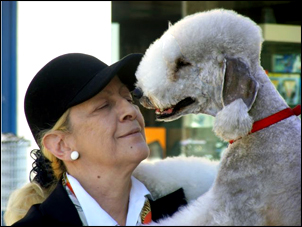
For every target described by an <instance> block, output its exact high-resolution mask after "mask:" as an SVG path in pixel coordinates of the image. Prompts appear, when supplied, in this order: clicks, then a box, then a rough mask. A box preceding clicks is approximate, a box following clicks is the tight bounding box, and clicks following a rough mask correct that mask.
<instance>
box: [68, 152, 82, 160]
mask: <svg viewBox="0 0 302 227" xmlns="http://www.w3.org/2000/svg"><path fill="white" fill-rule="evenodd" d="M79 156H80V154H79V152H77V151H73V152H71V154H70V157H71V159H72V160H77V159H78V158H79Z"/></svg>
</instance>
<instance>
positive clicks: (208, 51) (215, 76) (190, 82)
mask: <svg viewBox="0 0 302 227" xmlns="http://www.w3.org/2000/svg"><path fill="white" fill-rule="evenodd" d="M262 41H263V40H262V35H261V29H260V28H259V27H258V26H257V25H256V24H255V23H254V22H253V21H252V20H250V19H249V18H247V17H243V16H241V15H239V14H237V13H236V12H234V11H231V10H223V9H216V10H211V11H207V12H202V13H196V14H193V15H190V16H187V17H185V18H184V19H182V20H180V21H179V22H177V23H175V24H174V25H171V26H170V27H169V29H168V30H167V31H166V32H165V33H164V34H163V35H162V36H161V37H160V38H159V39H158V40H156V41H155V42H154V43H152V44H151V45H150V47H149V48H148V49H147V51H146V53H145V55H144V57H143V59H142V61H141V62H140V65H139V67H138V69H137V72H136V77H137V83H136V89H135V91H134V95H136V96H137V97H138V98H140V103H141V104H142V105H143V106H144V107H146V108H151V109H155V111H156V116H157V120H161V121H172V120H175V119H177V118H179V117H181V116H183V115H185V114H191V113H205V114H209V115H212V116H216V115H217V113H218V112H219V111H221V110H222V109H223V108H224V106H227V105H229V104H230V103H232V102H233V101H235V100H238V99H242V101H243V102H244V104H245V105H246V107H247V110H249V109H250V108H251V106H252V104H253V102H254V100H255V97H256V95H257V90H258V84H257V82H256V80H255V78H254V77H253V74H254V73H255V72H256V70H257V69H258V66H259V65H260V52H261V44H262Z"/></svg>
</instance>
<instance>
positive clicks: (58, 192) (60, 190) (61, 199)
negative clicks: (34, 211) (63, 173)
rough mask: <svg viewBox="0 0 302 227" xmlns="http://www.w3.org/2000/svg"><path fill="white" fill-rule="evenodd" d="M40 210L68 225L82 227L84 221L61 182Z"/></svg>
mask: <svg viewBox="0 0 302 227" xmlns="http://www.w3.org/2000/svg"><path fill="white" fill-rule="evenodd" d="M40 210H41V212H42V213H43V214H44V215H47V216H48V217H50V218H51V219H53V220H57V221H58V222H60V223H66V224H67V225H77V226H82V221H81V219H80V217H79V215H78V212H77V210H76V208H75V206H74V204H73V203H72V201H71V200H70V199H69V196H68V194H67V192H66V190H65V189H64V187H63V185H62V181H61V180H60V181H59V183H58V184H57V187H56V188H55V190H54V191H53V192H52V193H51V194H50V196H49V197H48V198H47V199H46V200H45V202H44V203H42V204H41V206H40Z"/></svg>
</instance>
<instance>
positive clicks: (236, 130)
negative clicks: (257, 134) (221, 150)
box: [213, 99, 253, 141]
mask: <svg viewBox="0 0 302 227" xmlns="http://www.w3.org/2000/svg"><path fill="white" fill-rule="evenodd" d="M252 126H253V119H252V117H251V116H250V115H249V114H248V108H247V106H246V105H245V103H244V102H243V100H242V99H236V100H235V101H233V102H231V103H230V104H229V105H227V106H225V107H223V109H222V110H221V111H219V112H218V113H217V115H216V118H215V122H214V126H213V131H214V133H215V134H216V135H217V136H219V137H220V138H222V139H223V140H225V141H230V140H235V139H238V138H240V137H243V136H245V135H247V134H248V133H249V132H250V131H251V129H252Z"/></svg>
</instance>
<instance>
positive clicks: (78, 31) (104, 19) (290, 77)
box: [1, 1, 301, 225]
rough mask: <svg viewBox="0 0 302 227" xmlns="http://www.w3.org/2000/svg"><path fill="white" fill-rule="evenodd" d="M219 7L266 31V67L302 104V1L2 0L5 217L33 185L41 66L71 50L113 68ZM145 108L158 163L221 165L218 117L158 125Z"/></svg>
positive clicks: (286, 94)
mask: <svg viewBox="0 0 302 227" xmlns="http://www.w3.org/2000/svg"><path fill="white" fill-rule="evenodd" d="M214 8H225V9H233V10H235V11H237V12H238V13H240V14H242V15H245V16H248V17H250V18H251V19H252V20H254V21H255V22H256V23H257V24H258V25H259V26H261V28H262V29H263V36H264V39H265V41H264V43H263V47H262V54H261V64H262V66H263V68H264V69H265V70H266V72H267V74H268V76H269V77H270V78H271V81H272V83H273V84H274V85H275V86H276V88H277V89H278V90H279V92H280V93H281V95H282V96H283V97H284V99H285V100H286V101H287V103H288V104H289V106H291V107H294V106H295V105H297V104H301V19H300V18H301V17H300V7H299V5H298V1H96V2H94V1H92V2H89V1H85V2H84V1H74V2H73V1H68V2H64V1H62V2H61V1H55V2H48V1H45V2H43V1H32V2H27V1H24V2H23V1H20V2H18V1H1V85H2V87H1V92H2V93H1V94H2V95H1V133H2V134H1V211H2V214H3V212H4V211H5V207H6V204H7V199H8V196H9V195H10V193H11V192H12V191H13V190H14V189H16V188H19V187H21V186H22V185H23V184H25V183H27V182H28V181H29V180H28V176H29V171H30V170H31V163H32V158H31V157H30V155H29V153H30V151H31V150H32V149H36V148H38V146H37V145H36V143H35V141H34V139H33V136H32V135H31V132H30V129H29V127H28V125H27V122H26V119H25V115H24V111H23V108H24V106H23V100H24V95H25V92H26V89H27V87H28V85H29V83H30V81H31V79H32V78H33V76H34V75H35V74H36V73H37V72H38V71H39V69H41V68H42V67H43V66H44V65H45V64H46V63H47V62H48V61H49V60H51V59H53V58H54V57H56V56H58V55H61V54H65V53H68V52H82V53H86V54H91V55H94V56H96V57H97V58H99V59H101V60H102V61H104V62H105V63H107V64H112V63H114V62H116V61H118V60H119V59H120V58H122V57H123V56H125V55H127V54H129V53H136V52H138V53H144V52H145V51H146V49H147V48H148V47H149V45H150V44H151V43H153V42H154V41H155V40H156V39H157V38H159V37H160V36H161V35H162V34H163V33H164V31H166V30H167V29H168V23H169V22H171V23H172V24H174V23H175V22H177V21H178V20H180V19H182V18H183V17H185V16H187V15H190V14H193V13H196V12H201V11H206V10H210V9H214ZM140 109H141V111H142V113H143V115H144V117H145V122H146V136H147V142H148V144H149V147H150V149H151V154H150V157H149V159H150V160H156V159H162V158H165V157H169V156H179V155H182V156H190V155H195V156H203V157H207V158H209V159H212V160H219V158H220V156H221V153H222V152H223V150H224V149H225V148H226V147H227V146H228V144H227V143H225V142H223V141H221V140H220V139H219V138H218V137H216V136H215V135H214V133H213V132H212V126H213V122H214V119H213V117H211V116H207V115H203V114H199V115H187V116H184V117H182V118H181V119H179V120H176V121H173V122H169V123H163V122H157V121H155V113H154V111H151V110H147V109H144V108H142V107H141V106H140ZM1 217H2V216H1ZM1 224H2V225H5V223H3V221H2V218H1Z"/></svg>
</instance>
